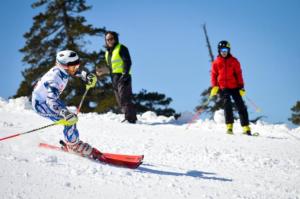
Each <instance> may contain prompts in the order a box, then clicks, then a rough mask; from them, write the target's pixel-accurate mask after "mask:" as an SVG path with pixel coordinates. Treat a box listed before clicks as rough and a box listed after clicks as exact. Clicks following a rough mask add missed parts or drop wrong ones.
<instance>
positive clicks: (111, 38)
mask: <svg viewBox="0 0 300 199" xmlns="http://www.w3.org/2000/svg"><path fill="white" fill-rule="evenodd" d="M105 44H106V49H107V51H106V52H105V60H106V64H107V66H108V68H109V69H110V72H111V77H112V84H113V89H114V93H115V96H116V100H117V102H118V104H119V106H120V107H121V108H122V111H123V113H124V114H125V119H124V121H127V122H129V123H135V122H136V120H137V118H136V110H135V107H134V105H133V103H132V86H131V72H130V68H131V58H130V54H129V51H128V49H127V47H126V46H124V45H122V44H120V43H119V37H118V33H116V32H114V31H108V32H106V33H105Z"/></svg>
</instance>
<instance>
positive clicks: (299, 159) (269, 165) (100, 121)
mask: <svg viewBox="0 0 300 199" xmlns="http://www.w3.org/2000/svg"><path fill="white" fill-rule="evenodd" d="M191 117H192V115H191V114H188V113H185V114H184V118H181V120H179V121H176V120H175V119H174V118H166V117H159V116H156V115H155V114H154V113H151V112H147V113H144V114H142V115H139V117H138V119H139V122H138V123H137V124H134V125H133V124H126V123H121V122H120V121H121V120H122V118H123V115H116V114H113V113H107V114H95V113H89V114H79V122H78V124H77V127H78V129H79V132H80V137H81V139H82V140H84V141H87V142H89V143H90V144H91V145H93V146H95V147H97V148H99V150H101V151H104V152H111V153H125V154H144V155H145V159H144V163H143V164H142V165H141V166H140V167H139V168H137V169H126V168H121V167H114V166H110V165H107V164H102V163H99V162H96V161H91V160H88V159H85V158H82V157H79V156H75V155H70V154H67V153H63V152H59V151H53V150H48V149H44V148H40V147H38V144H39V143H40V142H45V143H49V144H54V145H59V144H58V141H59V140H60V139H62V138H63V133H62V129H63V127H61V126H55V127H49V128H47V129H43V130H40V131H37V132H33V133H30V134H25V135H22V136H18V137H15V138H11V139H7V140H3V141H0V192H1V194H0V198H1V199H10V198H23V199H36V198H40V199H48V198H49V199H50V198H51V199H52V198H55V199H56V198H58V199H59V198H64V199H82V198H86V199H100V198H101V199H114V198H120V199H125V198H126V199H128V198H129V199H131V198H133V199H154V198H155V199H157V198H162V199H165V198H172V199H178V198H187V199H190V198H195V199H202V198H204V199H206V198H207V199H212V198H213V199H215V198H220V199H227V198H228V199H232V198H236V199H254V198H255V199H256V198H258V199H271V198H272V199H273V198H274V199H300V155H299V154H300V128H297V129H289V128H287V127H286V126H285V125H273V124H267V123H265V122H263V121H260V122H258V123H257V124H251V127H252V130H253V132H259V133H260V136H258V137H249V136H245V135H242V134H241V132H242V129H241V127H240V125H239V123H238V121H237V122H236V123H235V125H234V135H227V134H226V133H225V125H224V122H223V116H222V113H221V112H217V113H216V115H215V117H214V120H208V119H207V120H204V121H203V120H201V119H198V120H196V121H195V122H194V123H192V124H191V125H189V127H188V128H186V127H187V126H188V121H189V119H190V118H191ZM47 124H51V121H49V120H47V119H44V118H42V117H40V116H39V115H37V114H36V113H34V111H32V110H31V109H30V104H29V102H28V100H27V98H19V99H15V100H9V101H5V100H3V99H1V98H0V138H2V137H6V136H9V135H13V134H17V133H22V132H26V131H29V130H31V129H35V128H38V127H41V126H44V125H47Z"/></svg>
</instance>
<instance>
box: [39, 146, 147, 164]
mask: <svg viewBox="0 0 300 199" xmlns="http://www.w3.org/2000/svg"><path fill="white" fill-rule="evenodd" d="M62 145H63V144H62ZM39 147H43V148H47V149H53V150H57V151H64V152H67V153H68V150H67V149H66V148H65V147H63V146H55V145H50V144H46V143H40V144H39ZM95 150H96V151H95V152H96V153H97V157H94V159H96V160H99V161H100V162H103V163H107V164H111V165H115V166H122V167H126V168H130V169H135V168H137V167H139V166H140V165H141V164H142V163H143V159H144V155H125V154H113V153H102V152H100V151H99V150H97V149H95ZM91 159H92V158H91Z"/></svg>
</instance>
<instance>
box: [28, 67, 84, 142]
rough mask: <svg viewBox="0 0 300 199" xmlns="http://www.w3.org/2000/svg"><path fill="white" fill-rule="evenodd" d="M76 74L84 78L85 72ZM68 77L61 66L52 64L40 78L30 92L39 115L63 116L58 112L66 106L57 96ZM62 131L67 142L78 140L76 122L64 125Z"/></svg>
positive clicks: (55, 119)
mask: <svg viewBox="0 0 300 199" xmlns="http://www.w3.org/2000/svg"><path fill="white" fill-rule="evenodd" d="M77 76H79V77H82V79H85V78H86V72H85V71H82V74H79V75H77ZM84 76H85V77H84ZM69 77H70V76H69V75H68V74H67V72H66V71H65V70H64V69H63V68H61V67H59V66H54V67H53V68H51V69H50V70H49V71H48V72H47V73H46V74H45V75H44V76H43V77H42V78H41V79H40V81H39V82H38V83H37V85H36V87H35V88H34V90H33V92H32V107H33V109H34V110H35V111H36V112H37V113H38V114H39V115H41V116H43V117H46V118H49V119H51V120H52V121H58V120H60V119H62V118H63V117H62V116H61V115H60V114H59V113H60V111H61V110H62V109H66V106H65V104H64V103H63V102H62V101H61V100H60V99H59V96H60V94H61V93H62V92H63V90H64V89H65V87H66V85H67V83H68V80H69ZM63 133H64V137H65V140H66V141H67V142H71V143H75V142H77V141H78V140H79V132H78V130H77V128H76V124H74V125H72V126H65V127H64V130H63Z"/></svg>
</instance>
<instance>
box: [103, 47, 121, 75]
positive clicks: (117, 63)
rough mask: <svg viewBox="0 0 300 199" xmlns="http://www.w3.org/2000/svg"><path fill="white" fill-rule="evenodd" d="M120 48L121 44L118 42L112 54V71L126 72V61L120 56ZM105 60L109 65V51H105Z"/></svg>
mask: <svg viewBox="0 0 300 199" xmlns="http://www.w3.org/2000/svg"><path fill="white" fill-rule="evenodd" d="M120 49H121V44H120V43H119V44H117V45H116V47H115V48H114V50H113V51H112V56H111V70H112V73H124V61H123V59H122V57H121V56H120ZM105 60H106V63H107V65H109V62H108V51H106V52H105Z"/></svg>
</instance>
